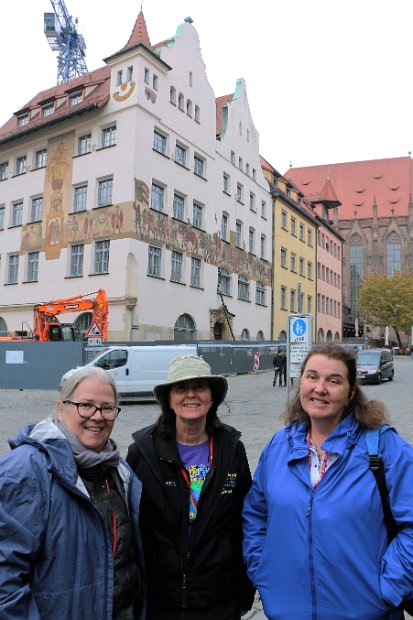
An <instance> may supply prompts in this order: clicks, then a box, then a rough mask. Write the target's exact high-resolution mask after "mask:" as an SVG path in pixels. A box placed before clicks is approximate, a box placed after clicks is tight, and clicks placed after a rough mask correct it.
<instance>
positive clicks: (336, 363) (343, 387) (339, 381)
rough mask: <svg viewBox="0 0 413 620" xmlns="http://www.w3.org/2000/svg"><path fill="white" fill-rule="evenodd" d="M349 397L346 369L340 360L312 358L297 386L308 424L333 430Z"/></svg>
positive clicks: (320, 357)
mask: <svg viewBox="0 0 413 620" xmlns="http://www.w3.org/2000/svg"><path fill="white" fill-rule="evenodd" d="M351 396H352V393H351V390H350V383H349V380H348V371H347V367H346V365H345V364H344V362H342V361H341V360H337V359H333V358H329V357H327V356H326V355H321V354H320V355H318V354H315V355H312V356H311V357H310V358H309V359H308V361H307V364H306V366H305V368H304V371H303V374H302V377H301V383H300V401H301V406H302V408H303V409H304V411H305V412H306V413H307V414H308V416H309V417H310V419H311V423H312V424H313V423H315V424H318V425H320V424H322V425H323V426H324V427H326V428H330V429H333V428H334V427H335V426H337V424H339V422H340V420H341V419H342V417H343V415H344V411H345V408H346V406H347V404H348V402H349V400H350V398H351Z"/></svg>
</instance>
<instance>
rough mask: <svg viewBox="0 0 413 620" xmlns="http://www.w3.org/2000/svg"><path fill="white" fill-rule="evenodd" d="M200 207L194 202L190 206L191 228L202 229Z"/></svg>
mask: <svg viewBox="0 0 413 620" xmlns="http://www.w3.org/2000/svg"><path fill="white" fill-rule="evenodd" d="M202 223H203V222H202V207H201V205H199V204H197V203H196V202H194V203H193V205H192V226H195V228H202Z"/></svg>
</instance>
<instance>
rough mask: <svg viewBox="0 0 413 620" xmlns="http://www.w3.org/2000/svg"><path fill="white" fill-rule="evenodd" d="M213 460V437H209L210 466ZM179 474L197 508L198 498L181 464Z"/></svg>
mask: <svg viewBox="0 0 413 620" xmlns="http://www.w3.org/2000/svg"><path fill="white" fill-rule="evenodd" d="M213 462H214V438H213V437H210V438H209V464H210V466H211V467H212V464H213ZM181 474H182V476H183V478H184V480H185V482H186V484H187V487H188V489H189V491H190V493H191V497H192V501H193V502H194V506H195V508H198V500H197V499H196V497H195V495H194V492H193V491H192V489H191V481H190V479H189V476H188V472H187V471H186V469H185V467H183V466H182V465H181Z"/></svg>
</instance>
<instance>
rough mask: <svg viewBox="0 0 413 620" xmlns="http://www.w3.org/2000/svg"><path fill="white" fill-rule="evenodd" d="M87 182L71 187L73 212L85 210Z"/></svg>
mask: <svg viewBox="0 0 413 620" xmlns="http://www.w3.org/2000/svg"><path fill="white" fill-rule="evenodd" d="M86 198H87V183H86V184H84V185H78V186H77V187H74V188H73V213H79V212H80V211H86Z"/></svg>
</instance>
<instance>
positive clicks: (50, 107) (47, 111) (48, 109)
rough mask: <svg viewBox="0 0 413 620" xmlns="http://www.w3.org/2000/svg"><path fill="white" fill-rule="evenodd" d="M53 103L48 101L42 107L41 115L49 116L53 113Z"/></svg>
mask: <svg viewBox="0 0 413 620" xmlns="http://www.w3.org/2000/svg"><path fill="white" fill-rule="evenodd" d="M53 111H54V105H53V103H48V104H47V105H45V106H43V107H42V116H50V115H51V114H53Z"/></svg>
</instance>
